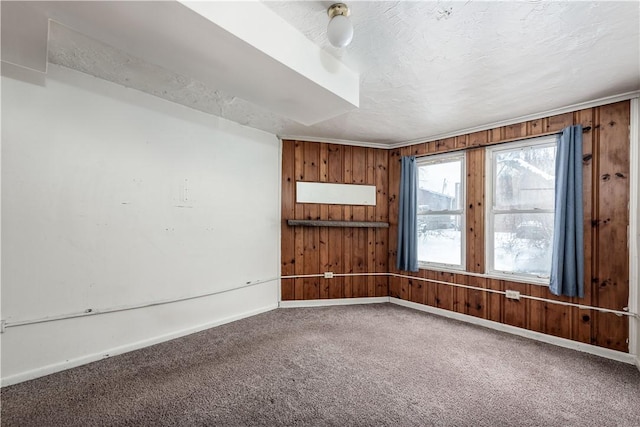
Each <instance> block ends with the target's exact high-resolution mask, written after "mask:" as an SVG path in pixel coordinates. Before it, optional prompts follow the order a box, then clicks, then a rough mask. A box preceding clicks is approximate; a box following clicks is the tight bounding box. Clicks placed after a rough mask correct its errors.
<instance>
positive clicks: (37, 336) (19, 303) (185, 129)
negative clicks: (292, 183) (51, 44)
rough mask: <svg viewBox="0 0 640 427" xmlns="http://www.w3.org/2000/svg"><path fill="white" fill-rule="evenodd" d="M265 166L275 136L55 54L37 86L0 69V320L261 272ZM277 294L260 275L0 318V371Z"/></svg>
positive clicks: (268, 200)
mask: <svg viewBox="0 0 640 427" xmlns="http://www.w3.org/2000/svg"><path fill="white" fill-rule="evenodd" d="M25 72H26V71H25ZM23 77H24V78H25V79H26V78H27V77H29V76H27V75H24V76H23ZM279 174H280V171H279V141H278V139H277V138H276V137H275V136H274V135H271V134H267V133H265V132H262V131H258V130H254V129H250V128H246V127H243V126H240V125H238V124H235V123H233V122H229V121H226V120H223V119H218V118H216V117H214V116H210V115H207V114H204V113H200V112H197V111H195V110H191V109H188V108H186V107H182V106H179V105H176V104H172V103H169V102H167V101H164V100H161V99H159V98H155V97H152V96H149V95H146V94H143V93H141V92H138V91H135V90H131V89H126V88H124V87H122V86H119V85H115V84H112V83H109V82H106V81H103V80H99V79H96V78H94V77H90V76H88V75H85V74H81V73H78V72H75V71H71V70H69V69H66V68H62V67H58V66H54V65H50V66H49V73H48V75H47V78H46V82H45V85H37V84H31V83H25V82H24V81H21V80H18V79H13V78H8V77H5V76H3V78H2V247H3V250H2V266H3V269H2V289H1V291H2V318H3V319H4V320H6V321H7V324H9V325H10V324H11V322H17V321H22V320H28V319H34V318H42V317H47V316H56V315H60V314H66V313H78V312H83V311H85V310H87V309H92V310H94V311H96V310H100V309H108V308H112V307H120V306H128V305H136V304H141V303H147V302H154V301H160V300H168V299H173V298H181V297H187V296H191V295H198V294H204V293H208V292H215V291H219V290H225V289H230V288H235V287H237V286H241V285H243V284H245V283H246V282H249V281H255V280H268V279H273V278H276V277H277V276H278V268H279V265H278V264H279V263H278V253H279V233H280V202H279ZM277 301H278V281H277V280H272V281H269V282H268V283H265V284H260V285H256V286H253V287H248V288H243V289H239V290H234V291H231V292H227V293H222V294H218V295H214V296H210V297H205V298H200V299H193V300H189V301H183V302H178V303H171V304H165V305H159V306H154V307H149V308H144V309H135V310H129V311H122V312H117V313H111V314H103V315H95V316H88V317H81V318H76V319H70V320H60V321H54V322H48V323H41V324H36V325H30V326H19V327H18V326H16V327H9V328H7V329H6V332H5V333H4V334H2V335H1V337H2V381H3V384H10V383H14V382H18V381H22V380H25V379H29V378H33V377H36V376H40V375H43V374H46V373H49V372H54V371H56V370H60V369H66V368H68V367H71V366H75V365H78V364H82V363H86V362H88V361H91V360H95V359H98V358H101V357H104V355H105V354H107V353H108V354H110V355H113V354H115V353H119V352H123V351H127V350H129V349H132V348H137V347H140V346H144V345H147V344H150V343H153V342H158V341H162V340H165V339H168V338H171V337H174V336H179V335H182V334H185V333H188V332H191V331H194V330H198V329H203V328H206V327H209V326H210V325H214V324H219V323H223V322H225V321H229V320H232V319H235V318H240V317H243V316H246V315H251V314H254V313H257V312H261V311H265V310H269V309H272V308H275V307H276V306H277Z"/></svg>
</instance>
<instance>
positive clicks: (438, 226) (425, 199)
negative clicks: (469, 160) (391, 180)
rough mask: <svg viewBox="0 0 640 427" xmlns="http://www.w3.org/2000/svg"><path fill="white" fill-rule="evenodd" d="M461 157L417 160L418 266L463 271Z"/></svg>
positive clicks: (462, 160)
mask: <svg viewBox="0 0 640 427" xmlns="http://www.w3.org/2000/svg"><path fill="white" fill-rule="evenodd" d="M464 158H465V157H464V153H454V154H444V155H437V156H429V157H425V158H423V159H420V160H418V191H417V193H418V194H417V198H418V200H417V207H418V208H417V209H418V212H417V214H418V215H417V216H418V230H417V232H418V262H419V263H420V264H421V265H422V266H424V267H426V266H431V267H433V266H436V267H437V266H440V267H448V268H457V269H460V268H464V252H463V248H464V242H465V236H464V234H465V225H464V194H465V189H464V179H463V178H464Z"/></svg>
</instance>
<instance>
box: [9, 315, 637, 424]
mask: <svg viewBox="0 0 640 427" xmlns="http://www.w3.org/2000/svg"><path fill="white" fill-rule="evenodd" d="M1 403H2V412H1V417H2V423H1V424H2V426H20V427H27V426H103V425H109V426H138V425H141V426H152V425H153V426H156V425H167V426H169V425H171V426H279V425H288V426H298V425H313V426H316V425H317V426H325V425H326V426H429V425H438V426H630V427H632V426H633V427H636V426H640V372H638V370H637V369H636V368H635V367H634V366H632V365H627V364H624V363H619V362H614V361H611V360H606V359H602V358H599V357H595V356H591V355H587V354H584V353H579V352H576V351H573V350H568V349H564V348H559V347H555V346H551V345H547V344H543V343H539V342H536V341H531V340H527V339H524V338H520V337H516V336H512V335H508V334H505V333H500V332H496V331H493V330H488V329H485V328H481V327H477V326H473V325H469V324H465V323H460V322H456V321H453V320H449V319H445V318H441V317H437V316H433V315H429V314H426V313H422V312H417V311H413V310H410V309H406V308H403V307H399V306H395V305H390V304H377V305H362V306H342V307H323V308H300V309H279V310H274V311H271V312H268V313H265V314H261V315H258V316H255V317H252V318H249V319H244V320H241V321H238V322H234V323H231V324H228V325H224V326H220V327H217V328H214V329H210V330H207V331H204V332H201V333H197V334H193V335H190V336H187V337H183V338H180V339H177V340H174V341H170V342H166V343H162V344H158V345H155V346H152V347H148V348H145V349H142V350H138V351H134V352H131V353H127V354H124V355H120V356H116V357H112V358H110V359H106V360H102V361H99V362H95V363H92V364H89V365H86V366H82V367H79V368H76V369H72V370H68V371H65V372H60V373H57V374H54V375H50V376H47V377H44V378H39V379H36V380H33V381H29V382H25V383H22V384H17V385H14V386H10V387H5V388H3V389H2V392H1Z"/></svg>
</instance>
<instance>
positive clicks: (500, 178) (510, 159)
mask: <svg viewBox="0 0 640 427" xmlns="http://www.w3.org/2000/svg"><path fill="white" fill-rule="evenodd" d="M555 157H556V140H555V137H544V138H537V139H535V140H528V141H526V142H518V143H513V144H508V145H502V146H497V147H495V148H488V149H487V163H488V164H487V172H488V173H487V178H488V179H487V191H486V194H487V197H488V200H487V205H488V211H487V228H486V238H487V242H486V245H487V251H486V253H487V270H488V271H487V273H489V274H492V275H498V276H509V277H513V276H514V275H516V276H519V278H521V279H525V280H528V281H533V282H540V283H546V282H548V278H549V274H550V271H551V256H552V249H551V246H552V240H553V211H554V190H555Z"/></svg>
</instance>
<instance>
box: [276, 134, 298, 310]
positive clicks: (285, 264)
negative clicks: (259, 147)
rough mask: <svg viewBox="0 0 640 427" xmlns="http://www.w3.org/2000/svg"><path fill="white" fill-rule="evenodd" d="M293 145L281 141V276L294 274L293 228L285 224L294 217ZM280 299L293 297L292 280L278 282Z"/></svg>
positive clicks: (291, 142)
mask: <svg viewBox="0 0 640 427" xmlns="http://www.w3.org/2000/svg"><path fill="white" fill-rule="evenodd" d="M294 161H295V147H294V142H293V141H288V140H285V141H282V210H281V218H282V222H281V224H280V229H281V230H282V233H281V236H282V237H281V239H280V242H281V253H280V258H281V261H282V267H281V270H280V274H281V275H282V276H292V275H294V274H295V262H296V252H295V229H294V228H293V227H289V226H287V219H288V218H294V217H295V191H296V190H295V185H296V183H295V181H296V179H295V163H294ZM280 287H281V295H280V297H281V299H282V300H283V301H289V300H292V299H294V298H295V296H294V295H295V294H294V281H293V280H291V279H283V280H282V281H281V282H280Z"/></svg>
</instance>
